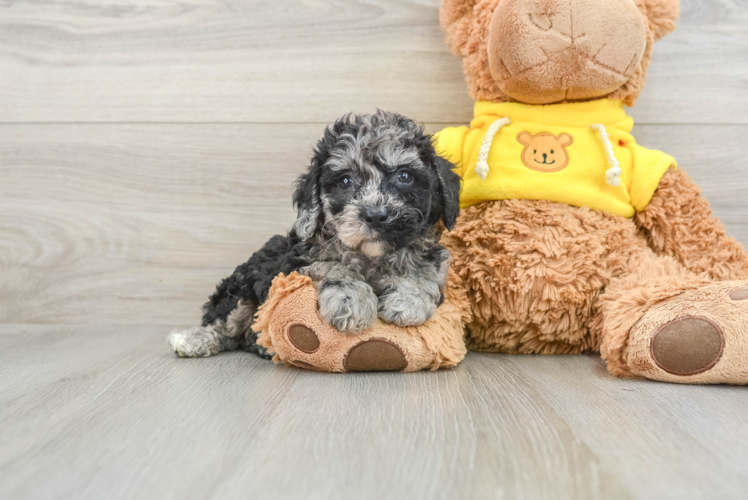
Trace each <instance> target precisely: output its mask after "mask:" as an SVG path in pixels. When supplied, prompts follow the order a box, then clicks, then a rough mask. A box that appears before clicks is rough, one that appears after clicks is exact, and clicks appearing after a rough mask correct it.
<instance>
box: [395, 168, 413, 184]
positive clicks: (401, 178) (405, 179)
mask: <svg viewBox="0 0 748 500" xmlns="http://www.w3.org/2000/svg"><path fill="white" fill-rule="evenodd" d="M396 179H397V183H398V184H400V185H402V186H410V185H411V184H413V173H412V172H411V171H410V170H405V169H403V170H400V171H399V172H398V173H397V177H396Z"/></svg>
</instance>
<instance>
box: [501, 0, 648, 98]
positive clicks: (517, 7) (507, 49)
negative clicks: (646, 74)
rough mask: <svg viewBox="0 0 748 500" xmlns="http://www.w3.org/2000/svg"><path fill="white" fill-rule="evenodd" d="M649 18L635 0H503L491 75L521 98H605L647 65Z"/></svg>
mask: <svg viewBox="0 0 748 500" xmlns="http://www.w3.org/2000/svg"><path fill="white" fill-rule="evenodd" d="M644 23H645V19H644V17H643V15H642V14H641V13H640V12H639V10H638V9H637V7H636V6H635V5H634V2H632V1H631V0H552V1H551V0H541V1H527V0H502V1H501V2H499V4H498V6H497V8H496V10H495V11H494V14H493V18H492V21H491V26H490V30H489V39H488V57H489V66H490V69H491V74H492V76H493V77H494V79H495V80H496V82H497V83H498V85H499V88H500V89H501V90H502V91H503V92H504V93H505V94H506V95H508V96H509V97H512V98H513V99H516V100H518V101H521V102H526V103H532V104H548V103H553V102H559V101H563V100H579V99H590V98H595V97H601V96H604V95H607V94H609V93H611V92H613V91H615V90H616V89H618V88H620V87H621V86H622V85H624V84H625V83H626V81H628V79H629V78H630V77H631V75H632V74H633V73H634V72H635V71H636V69H637V68H638V67H639V66H640V64H641V61H642V57H643V55H644V50H645V48H646V44H647V32H646V27H645V24H644Z"/></svg>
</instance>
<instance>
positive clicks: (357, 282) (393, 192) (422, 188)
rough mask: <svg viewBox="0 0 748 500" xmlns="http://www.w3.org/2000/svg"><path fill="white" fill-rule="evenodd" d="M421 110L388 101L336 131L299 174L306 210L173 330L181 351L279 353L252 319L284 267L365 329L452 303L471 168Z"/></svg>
mask: <svg viewBox="0 0 748 500" xmlns="http://www.w3.org/2000/svg"><path fill="white" fill-rule="evenodd" d="M452 169H453V165H452V164H451V163H449V162H448V161H446V160H444V159H443V158H441V157H439V156H438V155H437V154H436V152H435V151H434V147H433V145H432V138H431V137H430V136H429V135H427V134H425V133H424V132H423V129H422V128H421V127H419V126H417V125H416V124H415V123H414V122H413V121H412V120H410V119H408V118H405V117H403V116H400V115H397V114H394V113H388V112H385V111H377V112H376V113H374V114H370V115H357V116H352V115H346V116H344V117H342V118H340V119H339V120H337V121H336V122H335V123H334V124H333V125H332V126H330V127H328V128H327V129H326V130H325V134H324V137H323V138H322V139H321V140H320V141H319V143H318V144H317V147H316V149H315V151H314V155H313V157H312V161H311V165H310V167H309V170H308V171H307V173H305V174H304V175H302V176H300V177H299V179H298V180H297V183H296V190H295V193H294V204H295V205H296V207H297V210H298V218H297V220H296V224H295V226H294V228H293V229H292V230H291V231H290V232H289V233H288V235H287V236H274V237H273V238H271V239H270V240H269V241H268V242H267V243H266V244H265V246H263V247H262V249H260V250H259V251H258V252H257V253H255V254H254V255H253V256H252V257H251V258H250V259H249V260H248V261H247V262H246V263H245V264H242V265H241V266H239V267H237V268H236V270H235V271H234V273H233V274H232V275H231V276H229V277H228V278H226V279H224V280H223V281H222V282H221V283H220V284H219V285H218V287H217V289H216V292H215V293H214V294H213V295H212V296H211V297H210V300H209V302H208V303H207V304H205V306H204V312H205V314H204V316H203V323H202V326H201V327H196V328H192V329H190V330H186V331H181V332H174V333H172V334H171V336H170V338H169V343H170V345H171V347H172V349H173V350H174V352H175V353H176V354H178V355H180V356H186V357H199V356H212V355H214V354H217V353H218V352H221V351H225V350H234V349H237V348H243V349H246V350H248V351H250V352H255V353H257V354H259V355H260V356H263V357H268V356H267V352H266V351H265V350H264V349H263V348H262V347H260V346H258V345H257V343H256V340H257V333H256V332H255V331H254V330H253V329H252V322H253V318H254V314H255V312H256V311H257V308H258V307H259V305H260V304H262V303H263V302H264V301H265V300H266V299H267V295H268V291H269V290H270V285H271V282H272V279H273V278H274V277H275V276H277V275H278V274H279V273H285V274H288V273H290V272H292V271H299V272H300V273H302V274H306V275H308V276H310V277H311V278H312V280H313V281H314V282H315V284H316V286H317V290H318V301H319V310H320V315H321V316H322V318H324V319H325V320H326V321H327V322H328V323H329V324H331V325H333V326H334V327H335V328H337V329H338V330H340V331H344V332H351V333H358V332H361V331H363V330H365V329H366V328H368V327H370V326H371V325H372V324H373V323H374V321H375V320H376V319H377V317H380V318H381V319H382V320H383V321H386V322H389V323H394V324H397V325H400V326H410V325H419V324H422V323H423V322H424V321H426V320H427V319H428V318H429V317H431V315H432V314H433V313H434V311H435V309H436V307H437V306H438V305H439V304H440V303H441V300H442V293H441V289H442V288H443V286H444V281H445V278H446V273H447V269H448V267H449V260H450V258H449V252H448V251H447V250H446V249H445V248H444V247H442V246H441V245H439V239H440V237H441V230H442V224H443V226H444V227H446V228H447V229H451V228H452V227H454V224H455V222H456V219H457V215H458V212H459V191H460V179H459V177H458V176H457V175H456V174H455V173H454V172H453V171H452Z"/></svg>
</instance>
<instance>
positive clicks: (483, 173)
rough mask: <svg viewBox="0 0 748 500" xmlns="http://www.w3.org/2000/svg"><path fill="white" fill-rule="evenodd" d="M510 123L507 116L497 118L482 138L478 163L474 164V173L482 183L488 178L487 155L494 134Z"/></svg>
mask: <svg viewBox="0 0 748 500" xmlns="http://www.w3.org/2000/svg"><path fill="white" fill-rule="evenodd" d="M510 123H512V120H510V119H509V117H508V116H505V117H504V118H499V119H498V120H496V121H495V122H493V123H492V124H491V126H490V127H488V131H487V132H486V137H484V138H483V144H481V146H480V150H479V151H478V163H476V164H475V173H476V174H478V177H480V178H481V180H483V181H485V180H486V177H488V170H489V168H488V153H489V151H491V144H493V138H494V137H496V134H498V133H499V130H501V128H502V127H505V126H507V125H509V124H510Z"/></svg>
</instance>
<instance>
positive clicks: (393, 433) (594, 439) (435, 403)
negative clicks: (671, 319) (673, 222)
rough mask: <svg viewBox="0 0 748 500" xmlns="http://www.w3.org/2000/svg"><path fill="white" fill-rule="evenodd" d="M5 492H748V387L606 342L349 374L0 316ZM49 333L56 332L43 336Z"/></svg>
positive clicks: (258, 495)
mask: <svg viewBox="0 0 748 500" xmlns="http://www.w3.org/2000/svg"><path fill="white" fill-rule="evenodd" d="M0 345H1V346H2V349H0V442H1V443H3V445H2V446H0V497H2V498H13V499H18V500H23V499H31V498H33V499H37V500H38V499H47V498H49V499H57V498H77V499H81V500H85V499H99V498H111V499H120V498H122V499H124V498H143V499H150V498H180V499H185V500H189V499H193V498H194V499H207V498H221V499H233V498H252V499H258V500H261V499H265V498H272V499H275V500H284V499H293V498H308V499H338V498H357V499H369V498H371V499H380V498H409V499H421V498H423V499H442V498H443V499H468V498H538V499H540V498H554V499H588V498H590V499H592V498H606V499H607V498H612V499H635V498H661V499H670V498H672V499H676V498H677V499H691V498H694V499H695V498H721V499H731V498H735V499H738V498H745V492H746V491H748V477H747V476H748V473H747V472H746V470H745V467H744V466H743V464H745V462H746V459H748V421H746V419H745V418H744V417H745V414H746V412H747V411H748V399H746V398H745V397H744V396H745V394H744V392H745V391H743V390H742V389H740V388H733V387H688V386H676V385H669V384H660V383H653V382H647V381H630V380H622V379H616V378H613V377H611V376H610V375H608V374H607V373H606V372H605V368H604V366H603V364H602V362H601V361H600V360H599V359H598V358H597V357H593V356H568V357H563V356H557V357H541V356H509V355H496V354H477V353H470V354H469V355H468V357H467V359H466V360H465V362H464V363H463V364H462V365H460V366H459V367H457V368H456V369H453V370H449V371H442V372H437V373H415V374H392V373H380V374H354V375H335V374H320V373H313V372H306V371H301V370H296V369H292V368H286V367H278V366H274V365H273V364H272V363H270V362H267V361H263V360H260V359H259V358H256V357H254V356H252V355H249V354H246V353H239V352H236V353H230V354H222V355H219V356H217V357H215V358H212V359H202V360H200V359H198V360H190V359H180V358H176V357H174V356H173V355H172V354H171V353H170V352H168V348H167V346H166V342H165V339H164V331H163V329H162V328H155V327H148V328H140V327H135V326H123V327H95V326H66V327H59V326H30V325H19V326H13V325H2V326H0ZM39 345H44V346H45V347H44V348H43V349H39V348H38V346H39Z"/></svg>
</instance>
